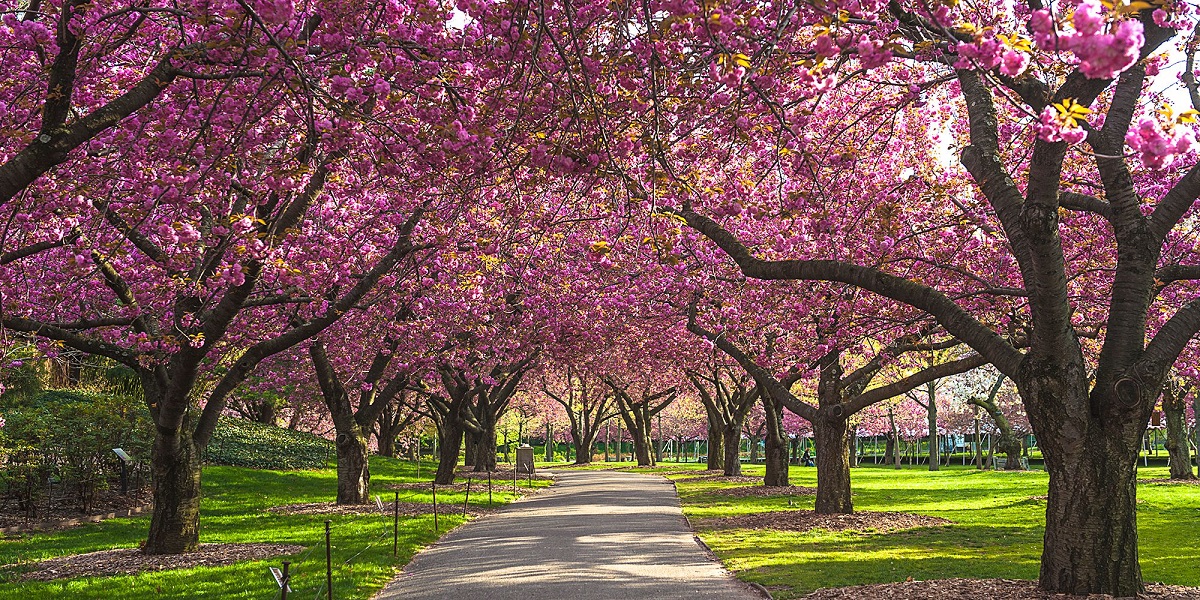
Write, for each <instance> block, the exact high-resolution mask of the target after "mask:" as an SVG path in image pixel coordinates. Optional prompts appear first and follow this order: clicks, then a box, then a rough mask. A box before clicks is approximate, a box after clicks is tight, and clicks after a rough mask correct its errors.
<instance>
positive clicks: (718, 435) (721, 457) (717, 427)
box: [705, 416, 725, 471]
mask: <svg viewBox="0 0 1200 600" xmlns="http://www.w3.org/2000/svg"><path fill="white" fill-rule="evenodd" d="M707 446H708V464H707V465H706V466H705V468H706V469H708V470H709V471H721V470H723V469H724V468H725V451H724V449H723V448H724V447H725V435H724V434H723V433H722V432H721V424H720V423H717V422H714V421H713V420H712V417H711V416H709V419H708V440H707Z"/></svg>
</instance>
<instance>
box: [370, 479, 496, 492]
mask: <svg viewBox="0 0 1200 600" xmlns="http://www.w3.org/2000/svg"><path fill="white" fill-rule="evenodd" d="M486 485H487V482H486V481H484V486H486ZM493 485H495V483H493ZM383 488H384V489H386V490H396V491H401V492H405V491H408V492H428V491H430V490H431V489H432V487H431V485H430V483H429V482H428V481H425V482H421V483H389V484H387V485H385V486H383ZM437 489H438V491H439V492H454V493H457V492H465V491H466V490H467V482H465V481H464V482H462V483H451V484H441V485H438V486H437ZM476 489H478V487H477V485H476V484H475V482H474V481H472V482H471V490H472V491H474V490H476ZM484 489H487V488H486V487H485V488H484Z"/></svg>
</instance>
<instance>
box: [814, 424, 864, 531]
mask: <svg viewBox="0 0 1200 600" xmlns="http://www.w3.org/2000/svg"><path fill="white" fill-rule="evenodd" d="M812 425H813V439H814V442H815V444H816V449H817V501H816V511H817V513H818V514H824V515H829V514H850V513H852V512H854V503H853V502H852V501H851V499H850V424H849V422H848V421H847V420H846V419H838V418H836V417H832V416H824V417H823V418H819V419H817V420H816V421H814V422H813V424H812Z"/></svg>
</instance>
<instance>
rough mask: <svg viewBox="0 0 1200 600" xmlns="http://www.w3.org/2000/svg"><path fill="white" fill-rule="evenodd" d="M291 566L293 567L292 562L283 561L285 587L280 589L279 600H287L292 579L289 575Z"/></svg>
mask: <svg viewBox="0 0 1200 600" xmlns="http://www.w3.org/2000/svg"><path fill="white" fill-rule="evenodd" d="M290 566H292V563H291V562H289V561H286V560H285V561H283V585H282V586H281V588H280V590H281V591H280V592H279V600H287V593H288V580H289V579H291V577H292V576H291V575H289V574H288V567H290Z"/></svg>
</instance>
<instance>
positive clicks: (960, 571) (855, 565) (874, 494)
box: [593, 462, 1200, 599]
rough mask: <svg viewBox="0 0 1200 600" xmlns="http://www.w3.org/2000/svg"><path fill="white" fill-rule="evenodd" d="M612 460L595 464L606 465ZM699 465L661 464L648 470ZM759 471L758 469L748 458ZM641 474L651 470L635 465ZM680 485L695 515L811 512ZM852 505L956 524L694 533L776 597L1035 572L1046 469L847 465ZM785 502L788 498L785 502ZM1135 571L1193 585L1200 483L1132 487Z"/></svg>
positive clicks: (751, 471) (803, 501)
mask: <svg viewBox="0 0 1200 600" xmlns="http://www.w3.org/2000/svg"><path fill="white" fill-rule="evenodd" d="M612 466H614V463H607V464H603V463H602V464H597V465H594V466H593V468H605V467H612ZM689 468H690V469H703V468H704V465H696V464H685V465H679V464H675V463H670V462H667V463H662V464H661V465H660V466H659V467H658V468H656V469H654V471H659V472H663V471H678V470H681V469H689ZM742 470H743V474H744V475H756V476H761V475H762V472H763V467H762V466H761V465H743V467H742ZM638 472H646V470H643V469H638ZM790 473H791V483H792V484H793V485H804V486H815V485H816V469H814V468H812V467H792V468H791V472H790ZM1167 476H1168V473H1167V469H1165V468H1162V467H1151V468H1148V469H1142V470H1141V471H1140V473H1139V477H1140V478H1142V479H1151V478H1165V477H1167ZM667 477H670V478H672V479H676V480H680V481H678V488H679V495H680V498H681V501H682V503H683V508H684V513H685V514H686V515H687V516H688V517H689V518H692V519H696V518H705V517H727V516H734V515H739V514H747V513H756V512H763V511H779V510H789V509H797V508H798V509H809V510H811V509H812V508H813V497H812V496H795V497H790V498H789V497H787V496H775V497H766V498H745V499H738V498H730V497H726V496H718V495H714V494H712V493H711V492H712V490H714V489H717V488H722V487H731V486H733V485H745V484H729V483H723V482H719V481H700V482H695V481H690V482H689V481H683V479H686V478H687V477H688V476H687V475H671V474H668V475H667ZM852 478H853V490H854V507H855V509H856V510H864V511H897V512H911V513H920V514H927V515H933V516H939V517H943V518H946V519H950V520H951V521H954V523H955V524H954V525H952V526H949V527H945V528H936V529H917V530H909V531H902V532H896V533H891V534H864V533H852V532H842V533H830V532H827V531H812V532H807V533H796V532H787V531H772V530H759V531H756V530H746V529H722V530H713V529H706V528H704V527H703V526H702V525H701V526H698V528H697V529H698V531H697V533H698V534H699V536H700V538H701V539H702V540H704V542H705V543H706V544H708V545H709V547H711V548H712V550H713V552H715V553H716V555H717V556H718V557H720V558H721V560H722V561H723V562H724V563H725V565H726V566H727V567H728V568H729V569H730V570H731V571H733V572H734V573H736V574H737V576H738V577H740V578H742V579H744V580H746V581H752V582H755V583H758V584H761V585H763V586H765V587H766V588H767V589H769V590H771V592H772V594H773V595H774V596H775V597H776V598H779V599H785V598H795V597H798V596H801V595H803V594H805V593H808V592H810V591H813V590H815V589H818V588H823V587H840V586H848V585H857V584H866V583H883V582H893V581H903V580H905V579H906V578H908V577H912V578H914V579H941V578H948V577H981V578H982V577H1003V578H1013V579H1036V578H1037V574H1038V558H1039V556H1040V554H1041V547H1042V546H1041V545H1042V533H1043V528H1044V525H1045V510H1046V503H1045V501H1043V500H1038V499H1036V497H1037V496H1042V495H1045V494H1046V483H1047V478H1046V474H1045V473H1043V472H1041V471H1030V472H1025V473H1021V472H993V471H982V472H981V471H976V470H975V469H974V468H972V467H966V468H964V467H961V466H958V467H950V468H946V467H943V470H942V471H939V472H934V473H931V472H929V471H928V470H927V468H926V467H915V468H909V467H905V468H904V469H903V470H902V471H900V472H897V471H895V470H893V469H890V468H882V467H875V466H866V465H865V466H862V467H859V468H856V469H854V470H853V473H852ZM789 501H790V502H791V504H792V506H789ZM1138 501H1139V505H1138V532H1139V544H1140V548H1141V563H1142V572H1143V575H1144V577H1145V579H1146V581H1148V582H1153V581H1157V582H1164V583H1170V584H1178V585H1190V586H1200V571H1198V570H1197V569H1195V565H1196V564H1197V561H1200V486H1190V485H1159V484H1142V485H1141V486H1139V488H1138Z"/></svg>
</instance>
